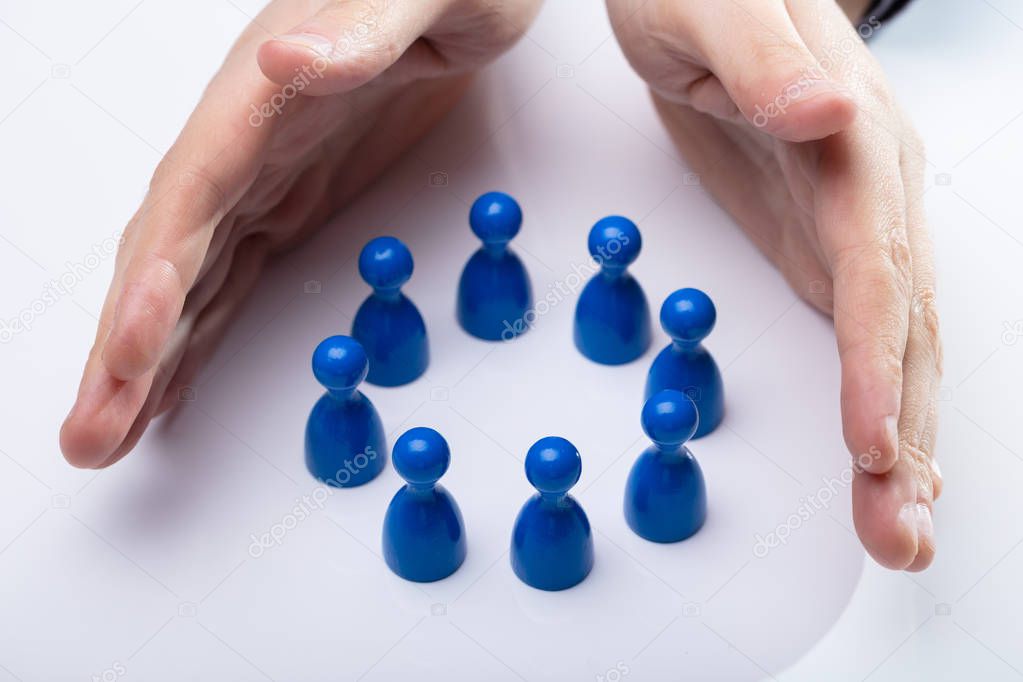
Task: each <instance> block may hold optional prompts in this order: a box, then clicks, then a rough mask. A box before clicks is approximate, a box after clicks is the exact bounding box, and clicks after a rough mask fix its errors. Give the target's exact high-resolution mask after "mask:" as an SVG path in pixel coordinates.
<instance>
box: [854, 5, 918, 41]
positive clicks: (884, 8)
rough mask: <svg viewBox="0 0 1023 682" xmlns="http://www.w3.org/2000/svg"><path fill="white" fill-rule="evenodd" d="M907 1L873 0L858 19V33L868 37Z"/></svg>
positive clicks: (903, 6)
mask: <svg viewBox="0 0 1023 682" xmlns="http://www.w3.org/2000/svg"><path fill="white" fill-rule="evenodd" d="M909 3H910V0H873V2H871V3H870V7H868V8H867V11H866V12H865V13H864V15H863V18H862V19H860V25H859V30H860V35H861V36H864V38H868V37H870V36H871V35H873V34H874V32H875V31H877V30H878V29H879V28H881V26H882V25H884V23H885V22H886V21H888V20H890V19H891V18H892V17H894V16H895V15H896V14H898V13H899V12H901V11H902V10H903V9H904V8H905V7H906V5H908V4H909Z"/></svg>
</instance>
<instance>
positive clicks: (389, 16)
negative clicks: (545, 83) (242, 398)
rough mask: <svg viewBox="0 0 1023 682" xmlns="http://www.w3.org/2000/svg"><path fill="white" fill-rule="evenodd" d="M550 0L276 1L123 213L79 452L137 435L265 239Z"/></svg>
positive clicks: (372, 161) (166, 398)
mask: <svg viewBox="0 0 1023 682" xmlns="http://www.w3.org/2000/svg"><path fill="white" fill-rule="evenodd" d="M538 7H539V0H509V1H507V2H500V3H493V2H490V1H489V0H422V1H421V2H418V3H416V7H415V9H414V11H413V10H412V9H409V8H407V7H404V6H403V4H402V3H397V2H386V1H384V0H329V1H326V2H325V1H323V0H319V1H317V2H305V1H301V0H274V1H273V2H271V3H270V4H269V5H268V6H267V7H266V8H265V9H264V10H263V11H262V12H261V13H260V15H259V16H258V17H257V18H256V19H255V20H254V21H253V22H252V24H250V25H249V26H248V27H247V28H246V29H245V31H244V32H243V33H242V35H241V37H240V38H239V40H238V41H237V43H236V44H235V45H234V47H233V48H232V49H231V52H230V53H229V54H228V56H227V58H226V60H225V62H224V64H223V66H222V67H221V69H220V71H219V72H218V73H217V75H216V76H215V77H214V79H213V81H212V82H211V83H210V85H209V86H208V87H207V89H206V92H205V93H204V95H203V97H202V99H201V101H200V102H199V104H198V106H197V107H196V109H195V111H194V112H193V113H192V115H191V116H190V117H189V120H188V122H187V124H186V125H185V128H184V130H183V131H182V132H181V134H180V135H179V137H178V139H177V141H176V142H175V143H174V145H173V147H171V149H170V151H168V152H167V155H166V156H165V157H164V159H163V161H162V162H161V163H160V165H159V166H158V167H157V169H156V172H155V173H154V175H153V179H152V180H151V182H150V187H149V192H148V193H147V195H146V198H145V199H144V200H143V203H142V206H141V207H140V208H139V210H138V211H137V212H136V214H135V216H134V217H133V218H132V220H131V222H130V223H129V224H128V227H127V229H126V230H125V235H124V241H123V243H122V246H121V249H120V251H119V252H118V254H117V262H116V265H115V271H114V278H113V282H112V283H111V285H110V291H109V292H108V294H107V298H106V302H105V303H104V305H103V311H102V314H101V318H100V323H99V327H98V329H97V332H96V338H95V342H94V345H93V347H92V351H91V352H90V354H89V359H88V361H87V363H86V366H85V371H84V373H83V376H82V382H81V385H80V387H79V389H78V396H77V400H76V402H75V404H74V407H73V408H72V409H71V412H70V414H69V415H68V416H67V419H66V420H65V422H64V425H63V427H62V429H61V433H60V446H61V450H63V452H64V456H65V457H66V458H67V460H68V461H69V462H70V463H71V464H73V465H75V466H78V467H89V468H101V467H106V466H109V465H110V464H112V463H113V462H116V461H117V460H118V459H120V458H121V457H123V456H124V455H125V454H126V453H127V452H129V451H130V450H131V449H132V447H134V445H135V443H137V442H138V439H139V438H140V437H141V435H142V433H143V431H144V430H145V428H146V426H147V425H148V424H149V422H150V420H151V419H152V418H153V417H154V416H156V415H157V414H159V413H160V412H161V411H163V410H166V409H168V408H169V407H170V406H171V405H173V404H174V401H175V396H176V395H177V391H178V388H179V387H181V386H184V385H187V384H188V382H189V381H190V380H191V378H192V377H193V376H194V375H195V373H196V371H197V370H198V368H199V367H200V365H201V364H202V362H203V361H204V360H205V359H206V357H208V355H209V354H210V352H211V351H212V349H213V347H214V345H215V344H216V342H217V341H218V339H219V338H220V336H221V335H222V333H223V331H224V329H225V327H226V326H227V323H228V321H229V320H230V318H231V315H232V313H233V312H234V311H235V310H236V309H237V308H238V306H239V304H240V303H241V301H242V300H243V299H244V297H245V295H246V294H247V293H248V291H249V290H250V289H251V287H252V285H253V283H254V282H255V281H256V278H257V277H258V275H259V273H260V272H261V270H262V267H263V264H264V262H265V261H266V258H267V256H268V255H271V254H273V253H275V252H277V251H280V250H282V249H285V248H287V247H289V246H291V245H293V244H295V243H296V242H297V241H298V240H300V239H302V238H303V237H305V236H307V235H308V234H309V233H310V232H311V231H313V230H315V229H317V228H319V227H320V226H321V225H323V224H324V223H325V222H326V221H327V219H328V218H329V217H330V215H331V214H332V213H334V212H335V211H337V210H338V209H340V208H342V207H343V206H344V205H345V204H346V203H347V202H348V201H350V200H351V198H352V197H353V196H354V195H355V194H356V193H357V192H358V191H359V190H360V189H362V188H363V187H364V186H365V185H366V184H367V183H368V182H369V181H370V180H372V179H373V178H374V177H375V176H376V175H378V174H379V173H380V172H381V171H382V170H383V169H384V168H385V167H386V166H387V164H389V163H390V162H391V161H393V160H394V159H395V158H396V157H397V156H398V155H399V154H400V153H401V152H402V151H403V150H404V149H405V148H407V147H408V146H409V145H410V144H411V143H412V142H414V141H415V140H416V139H417V138H418V137H419V136H421V135H422V134H423V133H425V132H426V130H428V129H429V128H430V126H431V125H433V124H434V123H435V122H436V121H437V120H438V119H439V118H440V117H441V116H442V115H443V114H444V113H446V112H447V111H448V110H449V109H450V108H451V106H452V105H453V104H454V102H455V101H456V99H457V97H458V96H459V95H460V94H461V92H462V91H463V90H464V88H465V86H466V85H467V84H468V81H469V78H470V75H471V71H472V70H474V69H475V68H477V67H479V66H480V65H482V64H484V63H485V62H487V61H489V60H490V59H493V58H494V57H496V56H497V55H498V54H500V53H501V52H502V51H503V50H505V49H506V48H508V47H509V46H510V45H511V44H512V43H514V42H515V40H517V39H518V38H519V37H520V35H521V33H522V31H523V30H524V29H525V27H526V26H527V25H528V24H529V22H530V21H531V20H532V18H533V16H534V15H535V13H536V11H537V9H538ZM271 36H273V38H272V39H269V40H268V38H270V37H271Z"/></svg>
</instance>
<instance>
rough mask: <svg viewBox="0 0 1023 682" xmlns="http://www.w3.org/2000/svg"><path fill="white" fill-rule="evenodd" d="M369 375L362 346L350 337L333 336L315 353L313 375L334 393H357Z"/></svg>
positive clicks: (321, 344)
mask: <svg viewBox="0 0 1023 682" xmlns="http://www.w3.org/2000/svg"><path fill="white" fill-rule="evenodd" d="M368 373H369V360H367V359H366V351H365V350H363V348H362V344H360V343H359V342H358V341H356V340H355V339H353V338H352V337H350V336H330V337H327V338H326V339H324V340H323V341H321V342H320V345H318V346H317V347H316V350H315V351H313V375H314V376H315V377H316V380H317V381H319V382H320V383H321V384H323V385H324V386H325V387H326V388H328V389H329V390H332V391H354V390H355V388H356V386H358V385H359V384H361V383H362V380H363V379H365V378H366V374H368Z"/></svg>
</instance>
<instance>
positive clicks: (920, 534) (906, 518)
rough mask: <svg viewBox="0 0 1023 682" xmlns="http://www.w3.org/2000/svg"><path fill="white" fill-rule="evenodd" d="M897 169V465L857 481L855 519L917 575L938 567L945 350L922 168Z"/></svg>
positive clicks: (911, 160)
mask: <svg viewBox="0 0 1023 682" xmlns="http://www.w3.org/2000/svg"><path fill="white" fill-rule="evenodd" d="M914 146H915V147H919V144H915V145H914ZM900 167H901V173H902V178H903V183H904V186H905V187H906V196H907V205H906V229H907V238H908V243H909V248H910V250H911V252H912V262H913V289H912V291H913V293H912V302H911V305H910V312H909V328H908V336H907V342H906V352H905V358H904V369H903V387H902V397H901V408H900V415H899V457H898V461H897V462H896V464H895V466H894V467H893V469H892V471H891V472H889V473H888V474H887V475H884V476H878V475H871V474H863V475H861V476H859V477H858V480H857V481H856V482H855V483H854V489H853V490H854V492H853V513H854V518H855V520H856V528H857V532H858V533H859V534H860V537H861V539H863V542H864V545H865V546H866V547H867V548H868V550H870V552H871V554H872V555H873V556H874V557H875V558H876V559H877V560H878V561H879V562H880V563H882V564H883V565H885V566H888V567H890V568H896V569H905V570H909V571H920V570H923V569H925V568H927V566H929V565H930V564H931V562H932V561H933V559H934V553H935V539H934V522H933V517H932V507H933V503H934V500H935V499H936V498H937V496H938V495H939V494H940V491H941V475H940V472H939V471H938V469H937V465H936V463H935V462H934V459H933V454H934V441H935V433H936V427H937V418H936V415H937V409H936V405H937V403H936V394H937V389H938V385H939V383H940V378H941V345H940V341H939V335H938V320H937V314H936V311H935V308H934V284H935V276H934V256H933V248H932V246H931V241H930V237H929V235H928V234H927V229H926V224H925V216H924V210H923V202H922V194H923V186H924V180H923V164H922V163H921V161H920V157H919V156H918V155H916V154H915V153H914V152H912V151H910V152H907V150H906V148H904V149H903V152H902V155H901V160H900ZM859 479H862V480H859Z"/></svg>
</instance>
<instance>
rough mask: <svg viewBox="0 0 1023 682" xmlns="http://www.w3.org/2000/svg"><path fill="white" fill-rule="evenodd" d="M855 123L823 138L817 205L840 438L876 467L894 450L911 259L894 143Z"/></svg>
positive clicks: (888, 462)
mask: <svg viewBox="0 0 1023 682" xmlns="http://www.w3.org/2000/svg"><path fill="white" fill-rule="evenodd" d="M857 127H858V128H860V129H859V130H856V131H853V132H851V133H847V132H843V133H840V134H838V135H835V136H834V137H832V138H829V139H828V140H825V141H824V143H823V144H822V152H821V159H820V166H819V170H820V172H819V178H820V180H819V184H820V186H819V188H818V189H819V191H818V193H817V208H816V212H817V224H818V230H819V232H820V239H821V244H822V246H823V248H824V251H825V254H826V255H827V258H828V265H829V267H830V268H831V271H832V273H833V278H834V319H835V335H836V338H837V341H838V351H839V357H840V360H841V365H842V393H841V403H842V426H843V431H844V434H845V440H846V444H847V445H848V447H849V450H850V452H852V453H853V454H854V456H856V458H857V461H858V462H859V464H860V466H862V467H863V468H865V469H866V470H867V471H869V472H873V473H883V472H885V471H888V470H889V469H890V468H891V467H892V465H893V464H894V462H895V460H896V458H897V457H898V420H899V412H900V402H901V395H902V365H903V356H904V354H905V350H906V336H907V333H908V326H909V304H910V297H911V293H912V291H911V290H912V274H911V273H912V258H911V255H910V250H909V244H908V239H907V235H906V215H905V210H906V209H905V193H904V189H903V184H902V178H901V173H900V169H899V158H898V149H897V148H892V149H889V145H881V147H880V148H876V146H875V145H874V144H873V143H871V142H868V141H869V140H876V139H886V138H887V134H886V133H883V132H879V131H875V130H871V129H870V125H869V124H868V123H867V121H866V120H865V119H864V120H862V121H860V122H858V123H857Z"/></svg>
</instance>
